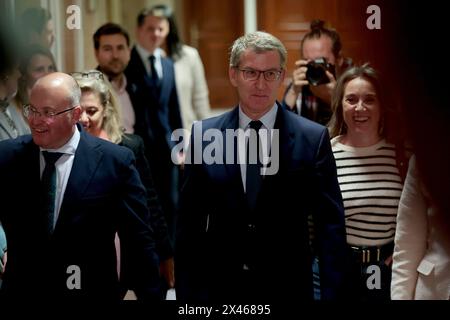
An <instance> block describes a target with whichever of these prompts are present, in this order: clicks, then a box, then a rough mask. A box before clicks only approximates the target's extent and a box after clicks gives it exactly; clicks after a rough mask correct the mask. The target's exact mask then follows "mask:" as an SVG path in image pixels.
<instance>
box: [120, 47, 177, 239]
mask: <svg viewBox="0 0 450 320" xmlns="http://www.w3.org/2000/svg"><path fill="white" fill-rule="evenodd" d="M161 63H162V69H163V78H162V79H161V83H160V87H159V89H158V90H156V89H155V87H154V85H153V83H152V81H151V79H150V77H149V75H148V74H147V71H146V69H145V66H144V63H143V62H142V60H141V57H140V56H139V53H138V52H137V50H136V48H133V49H132V50H131V59H130V63H129V64H128V66H127V68H126V70H125V75H126V77H127V92H128V94H129V95H130V99H131V102H132V104H133V108H134V111H135V114H136V123H135V126H134V129H135V133H136V134H137V135H139V136H141V137H142V139H143V140H144V143H145V149H146V156H147V159H148V161H149V164H150V168H151V170H152V174H153V178H154V181H155V187H156V190H157V192H158V196H159V199H160V200H161V205H162V208H163V211H164V214H165V218H166V221H167V224H168V227H169V234H170V235H171V238H173V233H174V230H173V226H174V219H175V218H174V214H175V213H174V212H175V208H176V206H177V202H178V168H177V167H175V165H174V164H173V162H172V160H171V150H172V148H173V147H174V146H175V145H176V142H174V141H171V139H170V137H171V135H172V132H173V130H175V129H178V128H182V123H181V115H180V106H179V103H178V96H177V91H176V87H175V75H174V68H173V62H172V60H170V59H167V58H161ZM157 92H159V93H157Z"/></svg>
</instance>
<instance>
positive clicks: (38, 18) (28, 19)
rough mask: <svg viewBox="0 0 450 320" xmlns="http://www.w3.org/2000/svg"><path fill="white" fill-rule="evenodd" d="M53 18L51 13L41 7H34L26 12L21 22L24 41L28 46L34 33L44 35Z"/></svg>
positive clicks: (21, 17)
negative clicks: (48, 23) (43, 32)
mask: <svg viewBox="0 0 450 320" xmlns="http://www.w3.org/2000/svg"><path fill="white" fill-rule="evenodd" d="M51 18H52V15H51V14H50V11H48V10H47V9H44V8H41V7H32V8H28V9H27V10H25V11H24V12H23V13H22V15H21V16H20V20H19V27H20V31H21V33H22V37H23V38H22V41H23V42H24V43H25V44H27V43H29V38H30V35H31V34H32V33H33V32H36V33H38V34H40V33H42V31H43V30H44V29H45V28H46V26H47V22H48V21H49V20H50V19H51Z"/></svg>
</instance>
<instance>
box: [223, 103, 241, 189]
mask: <svg viewBox="0 0 450 320" xmlns="http://www.w3.org/2000/svg"><path fill="white" fill-rule="evenodd" d="M220 129H221V131H222V136H223V144H224V145H223V163H224V164H225V168H226V170H227V172H228V176H230V177H231V179H232V180H233V182H234V184H235V185H236V187H237V189H236V190H237V191H238V192H239V194H241V195H244V186H243V185H242V176H241V166H240V164H239V162H238V153H237V148H238V139H237V137H235V138H234V141H227V134H226V130H227V129H231V130H234V132H236V130H237V129H239V107H236V108H234V110H232V111H231V112H229V113H228V114H227V116H226V117H225V119H224V121H223V123H222V127H221V128H220ZM228 145H229V146H232V147H233V148H234V157H233V162H232V163H227V159H226V156H227V146H228Z"/></svg>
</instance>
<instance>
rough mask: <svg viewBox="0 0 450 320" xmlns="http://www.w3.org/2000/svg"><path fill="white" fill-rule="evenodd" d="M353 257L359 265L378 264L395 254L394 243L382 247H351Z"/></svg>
mask: <svg viewBox="0 0 450 320" xmlns="http://www.w3.org/2000/svg"><path fill="white" fill-rule="evenodd" d="M350 248H351V250H352V255H353V257H354V258H355V259H356V260H357V261H358V262H359V263H363V264H366V263H378V262H380V261H384V260H386V259H387V258H388V257H389V256H391V255H392V254H393V252H394V241H392V242H389V243H387V244H385V245H382V246H374V247H368V246H361V247H357V246H350Z"/></svg>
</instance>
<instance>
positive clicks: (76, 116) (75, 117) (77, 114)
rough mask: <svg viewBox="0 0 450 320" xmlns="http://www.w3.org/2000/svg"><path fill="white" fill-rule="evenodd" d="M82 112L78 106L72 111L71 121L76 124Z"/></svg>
mask: <svg viewBox="0 0 450 320" xmlns="http://www.w3.org/2000/svg"><path fill="white" fill-rule="evenodd" d="M82 112H83V109H82V108H81V106H80V105H78V106H76V107H75V109H73V121H74V122H75V123H77V122H78V121H80V119H81V114H82Z"/></svg>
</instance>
